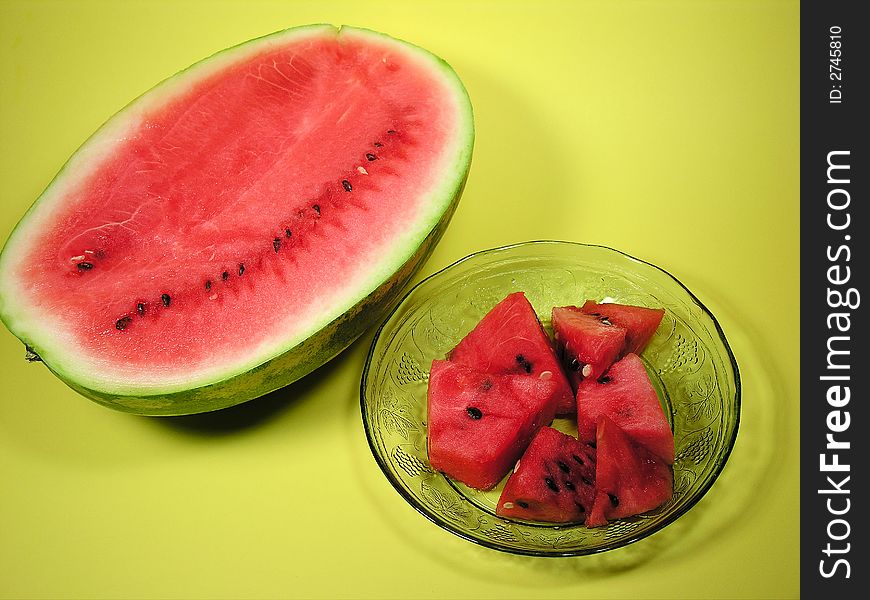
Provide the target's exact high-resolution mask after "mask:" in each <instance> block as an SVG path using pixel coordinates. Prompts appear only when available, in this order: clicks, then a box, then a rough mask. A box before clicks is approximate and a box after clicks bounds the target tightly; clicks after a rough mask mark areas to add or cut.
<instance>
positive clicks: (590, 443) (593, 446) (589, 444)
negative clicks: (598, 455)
mask: <svg viewBox="0 0 870 600" xmlns="http://www.w3.org/2000/svg"><path fill="white" fill-rule="evenodd" d="M586 445H587V446H589V447H590V448H595V442H586Z"/></svg>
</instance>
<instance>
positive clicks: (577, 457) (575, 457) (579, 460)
mask: <svg viewBox="0 0 870 600" xmlns="http://www.w3.org/2000/svg"><path fill="white" fill-rule="evenodd" d="M571 456H572V457H573V458H574V460H576V461H577V463H578V464H581V465H583V464H586V463H584V462H583V459H582V458H580V457H579V456H577V455H576V454H572V455H571Z"/></svg>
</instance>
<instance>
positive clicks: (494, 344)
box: [448, 292, 576, 414]
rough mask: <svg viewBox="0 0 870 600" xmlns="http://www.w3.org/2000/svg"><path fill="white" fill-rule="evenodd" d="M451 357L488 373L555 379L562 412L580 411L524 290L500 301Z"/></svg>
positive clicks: (453, 351)
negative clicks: (577, 409)
mask: <svg viewBox="0 0 870 600" xmlns="http://www.w3.org/2000/svg"><path fill="white" fill-rule="evenodd" d="M448 358H449V359H450V360H451V361H453V362H456V363H460V364H463V365H467V366H469V367H472V368H474V369H477V370H478V371H484V372H487V373H516V374H527V375H531V376H533V377H541V378H552V379H553V381H555V382H556V384H557V386H558V388H559V405H558V407H557V412H558V414H573V413H574V412H575V411H576V407H575V404H574V395H573V393H572V391H571V386H570V385H569V383H568V380H567V379H566V378H565V374H564V373H563V372H562V369H561V368H559V361H558V359H557V358H556V353H555V351H554V350H553V346H552V344H551V343H550V338H549V336H547V333H546V332H545V331H544V329H543V327H541V323H540V321H538V316H537V314H536V313H535V309H534V308H532V305H531V304H530V303H529V301H528V300H527V299H526V296H525V294H524V293H523V292H515V293H513V294H510V295H509V296H507V297H506V298H505V299H504V300H502V301H501V302H499V303H498V304H496V305H495V306H494V307H493V308H492V310H490V311H489V312H488V313H487V314H486V316H484V317H483V319H481V321H480V322H479V323H478V324H477V326H475V328H474V329H472V330H471V332H469V333H468V335H466V336H465V338H463V339H462V341H460V342H459V344H458V345H457V346H456V347H455V348H454V349H453V350H452V351H451V352H450V353H449V355H448Z"/></svg>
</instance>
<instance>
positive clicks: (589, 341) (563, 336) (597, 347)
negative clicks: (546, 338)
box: [553, 306, 625, 390]
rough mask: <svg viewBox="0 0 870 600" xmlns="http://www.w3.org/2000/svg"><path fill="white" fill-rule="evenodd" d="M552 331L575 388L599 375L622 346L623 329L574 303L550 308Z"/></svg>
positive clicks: (616, 355)
mask: <svg viewBox="0 0 870 600" xmlns="http://www.w3.org/2000/svg"><path fill="white" fill-rule="evenodd" d="M553 331H554V332H555V333H556V344H557V346H558V347H559V348H560V349H561V351H562V363H563V364H564V365H565V372H566V373H567V374H568V379H569V380H570V382H571V385H572V386H573V388H574V389H575V390H576V389H577V386H578V385H579V384H580V382H581V381H582V380H583V379H584V378H590V377H591V378H596V377H598V376H600V375H602V374H603V373H604V372H605V371H606V370H607V369H608V368H609V367H610V365H611V364H613V361H615V360H616V359H617V358H618V356H619V353H620V352H621V351H622V349H623V347H624V346H625V329H623V328H621V327H617V326H615V325H612V324H611V323H609V322H605V321H604V320H602V319H599V318H598V317H593V316H591V315H587V314H584V313H582V312H580V311H579V310H578V309H577V308H576V307H573V306H570V307H567V306H565V307H556V308H554V309H553Z"/></svg>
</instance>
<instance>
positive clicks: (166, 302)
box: [160, 294, 172, 306]
mask: <svg viewBox="0 0 870 600" xmlns="http://www.w3.org/2000/svg"><path fill="white" fill-rule="evenodd" d="M160 301H161V302H163V306H169V303H170V302H172V298H170V297H169V294H163V295H162V296H160Z"/></svg>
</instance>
